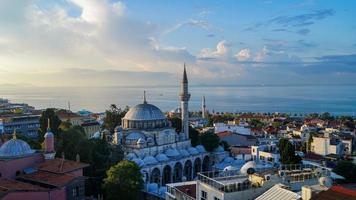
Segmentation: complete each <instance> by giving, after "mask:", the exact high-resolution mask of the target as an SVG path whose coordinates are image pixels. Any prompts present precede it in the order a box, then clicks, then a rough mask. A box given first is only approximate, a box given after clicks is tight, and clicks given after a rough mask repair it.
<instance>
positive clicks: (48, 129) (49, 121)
mask: <svg viewBox="0 0 356 200" xmlns="http://www.w3.org/2000/svg"><path fill="white" fill-rule="evenodd" d="M50 131H51V120H50V119H49V118H48V120H47V132H50Z"/></svg>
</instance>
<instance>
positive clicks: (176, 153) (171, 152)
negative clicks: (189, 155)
mask: <svg viewBox="0 0 356 200" xmlns="http://www.w3.org/2000/svg"><path fill="white" fill-rule="evenodd" d="M166 154H167V156H168V157H179V156H180V153H179V151H178V150H177V149H174V148H172V149H167V150H166Z"/></svg>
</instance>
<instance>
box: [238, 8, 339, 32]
mask: <svg viewBox="0 0 356 200" xmlns="http://www.w3.org/2000/svg"><path fill="white" fill-rule="evenodd" d="M334 14H335V11H334V10H333V9H321V10H316V11H313V12H309V13H304V14H299V15H293V16H287V15H282V16H278V17H274V18H272V19H269V20H266V21H262V22H257V23H255V24H253V25H251V26H249V27H247V28H245V29H244V31H256V30H258V29H259V28H262V27H277V28H274V29H272V31H284V32H292V33H299V34H301V35H306V34H308V33H309V32H310V29H308V28H305V27H308V26H310V25H313V24H315V23H316V22H317V21H320V20H323V19H325V18H327V17H330V16H333V15H334ZM301 27H303V28H301ZM293 28H298V29H297V30H294V29H293Z"/></svg>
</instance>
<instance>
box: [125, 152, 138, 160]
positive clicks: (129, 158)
mask: <svg viewBox="0 0 356 200" xmlns="http://www.w3.org/2000/svg"><path fill="white" fill-rule="evenodd" d="M126 158H127V159H128V160H133V159H135V158H137V156H136V154H135V153H132V152H131V153H128V154H127V155H126Z"/></svg>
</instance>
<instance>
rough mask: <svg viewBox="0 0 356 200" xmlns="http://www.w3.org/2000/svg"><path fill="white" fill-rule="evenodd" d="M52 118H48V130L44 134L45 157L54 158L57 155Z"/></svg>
mask: <svg viewBox="0 0 356 200" xmlns="http://www.w3.org/2000/svg"><path fill="white" fill-rule="evenodd" d="M50 124H51V123H50V120H49V119H48V125H47V132H46V134H45V135H44V156H45V159H53V158H54V156H55V155H56V152H55V151H54V135H53V133H52V132H51V127H50Z"/></svg>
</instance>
